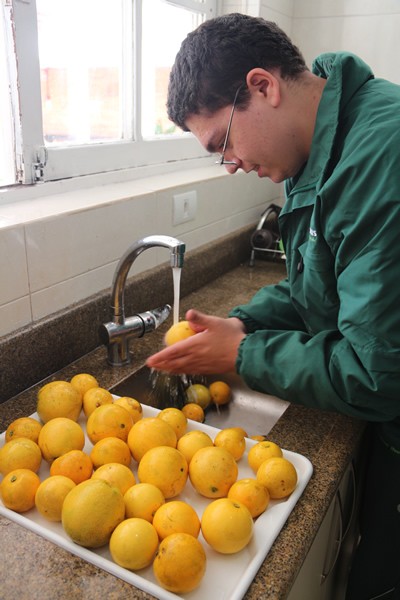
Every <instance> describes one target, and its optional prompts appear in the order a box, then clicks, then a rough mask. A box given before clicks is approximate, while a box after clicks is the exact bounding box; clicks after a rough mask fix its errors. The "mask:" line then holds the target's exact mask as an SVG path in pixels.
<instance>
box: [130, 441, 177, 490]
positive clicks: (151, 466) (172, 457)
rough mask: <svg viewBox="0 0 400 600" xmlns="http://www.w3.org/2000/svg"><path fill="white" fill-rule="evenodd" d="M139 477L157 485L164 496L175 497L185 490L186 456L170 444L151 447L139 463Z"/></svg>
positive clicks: (142, 480) (144, 481)
mask: <svg viewBox="0 0 400 600" xmlns="http://www.w3.org/2000/svg"><path fill="white" fill-rule="evenodd" d="M138 478H139V480H140V481H141V482H143V483H152V484H153V485H155V486H157V487H158V488H159V489H160V490H161V492H162V493H163V496H164V498H167V499H168V498H175V496H178V494H180V493H181V492H182V491H183V489H184V487H185V485H186V481H187V478H188V464H187V462H186V458H185V457H184V456H183V454H181V452H179V450H177V449H176V448H171V447H170V446H157V447H156V448H151V449H150V450H148V451H147V452H146V454H145V455H144V456H143V458H142V459H141V461H140V463H139V467H138Z"/></svg>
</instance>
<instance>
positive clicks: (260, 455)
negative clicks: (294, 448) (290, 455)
mask: <svg viewBox="0 0 400 600" xmlns="http://www.w3.org/2000/svg"><path fill="white" fill-rule="evenodd" d="M273 456H282V450H281V448H280V447H279V446H278V444H275V443H274V442H269V441H268V440H265V441H262V442H258V444H255V445H254V446H252V447H251V448H250V450H249V453H248V455H247V462H248V463H249V467H250V468H251V469H252V471H253V472H254V473H257V471H258V467H259V466H260V465H261V463H263V462H264V460H267V458H271V457H273Z"/></svg>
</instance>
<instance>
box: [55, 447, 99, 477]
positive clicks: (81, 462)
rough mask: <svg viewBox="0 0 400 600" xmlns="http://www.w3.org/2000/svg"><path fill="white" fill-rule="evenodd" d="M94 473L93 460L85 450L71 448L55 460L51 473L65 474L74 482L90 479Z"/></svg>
mask: <svg viewBox="0 0 400 600" xmlns="http://www.w3.org/2000/svg"><path fill="white" fill-rule="evenodd" d="M92 473H93V463H92V460H91V458H90V456H89V455H88V454H86V452H84V451H83V450H70V451H69V452H66V453H65V454H62V455H61V456H59V457H58V458H56V459H55V460H53V462H52V463H51V465H50V475H64V477H68V478H69V479H72V481H73V482H74V483H81V482H82V481H86V479H90V477H91V476H92Z"/></svg>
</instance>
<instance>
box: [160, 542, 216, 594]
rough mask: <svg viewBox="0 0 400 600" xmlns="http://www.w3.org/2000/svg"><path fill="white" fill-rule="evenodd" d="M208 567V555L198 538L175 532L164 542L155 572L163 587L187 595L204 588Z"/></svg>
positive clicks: (161, 545)
mask: <svg viewBox="0 0 400 600" xmlns="http://www.w3.org/2000/svg"><path fill="white" fill-rule="evenodd" d="M206 564H207V558H206V553H205V551H204V548H203V546H202V545H201V543H200V542H199V540H198V539H197V538H195V537H193V536H192V535H190V534H188V533H172V534H171V535H169V536H167V537H166V538H165V539H163V540H162V542H161V544H160V546H159V549H158V552H157V555H156V557H155V559H154V562H153V571H154V575H155V577H156V579H157V581H158V583H159V584H160V586H161V587H163V588H164V589H166V590H168V591H170V592H174V593H175V594H186V593H187V592H191V591H192V590H194V589H195V588H197V587H198V586H199V585H200V583H201V580H202V579H203V577H204V574H205V572H206Z"/></svg>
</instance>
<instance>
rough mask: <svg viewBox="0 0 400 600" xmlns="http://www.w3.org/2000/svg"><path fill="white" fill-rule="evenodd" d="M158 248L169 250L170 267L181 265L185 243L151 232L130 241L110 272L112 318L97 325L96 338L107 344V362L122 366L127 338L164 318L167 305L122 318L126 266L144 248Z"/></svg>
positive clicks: (127, 358)
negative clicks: (115, 266) (97, 335)
mask: <svg viewBox="0 0 400 600" xmlns="http://www.w3.org/2000/svg"><path fill="white" fill-rule="evenodd" d="M154 247H162V248H167V249H169V250H170V264H171V266H172V267H180V268H181V267H182V266H183V259H184V254H185V249H186V246H185V244H184V243H183V242H181V241H179V240H177V239H176V238H173V237H169V236H166V235H152V236H148V237H145V238H143V239H141V240H138V241H137V242H135V243H133V244H132V245H131V246H130V247H129V248H128V249H127V251H126V252H125V253H124V254H123V256H122V257H121V259H120V261H119V263H118V265H117V268H116V270H115V273H114V277H113V283H112V292H111V311H112V320H111V321H110V322H109V323H105V324H103V325H102V326H101V327H100V331H99V333H100V339H101V341H102V343H103V344H105V345H106V346H108V362H109V363H110V364H111V365H114V366H117V365H124V364H128V363H129V362H130V354H129V339H130V338H131V337H141V336H143V335H144V334H145V333H147V332H148V331H152V330H154V329H156V328H157V327H158V326H159V325H161V323H163V322H164V321H165V319H166V318H167V317H168V315H169V313H170V311H171V307H170V306H169V305H168V304H166V305H165V306H164V307H161V308H157V309H154V310H152V311H147V312H146V313H141V314H139V315H134V316H133V317H128V318H126V317H125V301H124V293H125V286H126V280H127V277H128V273H129V271H130V268H131V266H132V264H133V263H134V261H135V260H136V258H137V257H138V256H139V255H140V254H141V253H142V252H144V251H145V250H147V249H148V248H154Z"/></svg>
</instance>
